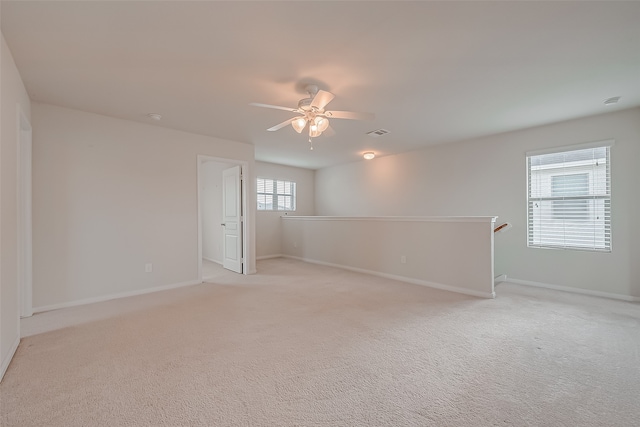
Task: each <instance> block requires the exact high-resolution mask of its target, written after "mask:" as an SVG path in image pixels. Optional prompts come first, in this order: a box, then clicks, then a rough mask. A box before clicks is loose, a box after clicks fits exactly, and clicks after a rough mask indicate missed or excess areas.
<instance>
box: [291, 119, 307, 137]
mask: <svg viewBox="0 0 640 427" xmlns="http://www.w3.org/2000/svg"><path fill="white" fill-rule="evenodd" d="M291 126H293V129H295V131H296V132H298V133H302V131H303V130H304V128H305V126H307V119H305V118H304V117H296V118H295V119H293V121H292V122H291Z"/></svg>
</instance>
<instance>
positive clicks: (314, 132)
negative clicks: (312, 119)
mask: <svg viewBox="0 0 640 427" xmlns="http://www.w3.org/2000/svg"><path fill="white" fill-rule="evenodd" d="M320 135H322V132H321V131H320V129H318V126H316V125H315V124H313V125H311V126H309V138H317V137H319V136H320Z"/></svg>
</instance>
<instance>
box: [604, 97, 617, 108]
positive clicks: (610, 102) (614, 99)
mask: <svg viewBox="0 0 640 427" xmlns="http://www.w3.org/2000/svg"><path fill="white" fill-rule="evenodd" d="M618 101H620V97H619V96H614V97H612V98H609V99H605V101H604V105H606V106H609V105H615V104H617V103H618Z"/></svg>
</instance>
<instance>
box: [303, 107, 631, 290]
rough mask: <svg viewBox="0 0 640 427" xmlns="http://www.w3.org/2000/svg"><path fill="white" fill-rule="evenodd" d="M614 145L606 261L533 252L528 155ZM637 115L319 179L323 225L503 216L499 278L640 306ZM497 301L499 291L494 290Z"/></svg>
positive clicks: (378, 162) (499, 138)
mask: <svg viewBox="0 0 640 427" xmlns="http://www.w3.org/2000/svg"><path fill="white" fill-rule="evenodd" d="M607 139H614V140H615V141H616V142H615V146H614V147H613V148H612V150H611V162H612V233H613V237H612V238H613V252H612V253H610V254H603V253H592V252H581V251H561V250H549V249H534V248H527V240H526V237H527V236H526V233H527V230H526V226H527V224H526V163H525V152H526V151H529V150H536V149H542V148H547V147H555V146H564V145H571V144H578V143H584V142H590V141H600V140H607ZM638 159H640V109H638V108H635V109H631V110H625V111H621V112H617V113H610V114H603V115H599V116H593V117H588V118H584V119H579V120H572V121H567V122H562V123H557V124H554V125H548V126H541V127H536V128H532V129H527V130H523V131H517V132H510V133H505V134H500V135H494V136H489V137H485V138H479V139H475V140H471V141H464V142H460V143H454V144H446V145H440V146H434V147H430V148H427V149H423V150H420V151H415V152H411V153H404V154H400V155H395V156H387V157H381V158H376V159H374V160H372V161H362V162H358V163H351V164H345V165H339V166H335V167H329V168H325V169H321V170H318V171H316V177H315V179H316V213H317V214H318V215H356V216H370V215H430V216H446V215H463V216H485V215H486V216H493V215H495V216H498V217H499V218H498V224H499V223H502V222H506V221H508V222H510V223H512V224H513V228H512V229H511V230H509V231H507V232H505V233H500V234H498V235H497V236H496V239H495V259H496V268H495V273H496V274H507V275H508V276H509V277H511V278H516V279H520V280H524V281H531V282H538V283H543V284H551V285H557V286H566V287H573V288H579V289H583V290H587V291H596V292H605V293H611V294H619V295H626V296H635V297H640V267H639V265H640V263H638V260H639V259H640V243H639V242H640V226H639V221H638V220H637V214H638V212H640V196H639V194H640V192H639V191H638V183H640V168H638V166H637V163H638ZM498 295H499V290H498Z"/></svg>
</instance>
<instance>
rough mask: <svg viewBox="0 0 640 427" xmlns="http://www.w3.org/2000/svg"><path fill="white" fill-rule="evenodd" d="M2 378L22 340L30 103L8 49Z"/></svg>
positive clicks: (1, 56)
mask: <svg viewBox="0 0 640 427" xmlns="http://www.w3.org/2000/svg"><path fill="white" fill-rule="evenodd" d="M0 90H1V92H0V98H1V104H0V206H1V208H0V378H2V375H3V374H4V372H5V370H6V368H7V366H8V364H9V361H10V360H11V357H12V355H13V353H14V352H15V349H16V347H17V345H18V342H19V340H20V322H19V316H20V312H19V305H18V294H19V289H18V233H17V230H18V203H17V198H18V193H17V188H18V179H17V178H18V169H17V159H18V105H19V106H20V108H21V109H22V111H23V112H24V114H25V115H26V116H27V118H28V119H29V120H31V103H30V100H29V96H28V95H27V91H26V89H25V87H24V84H23V83H22V79H21V78H20V74H19V73H18V69H17V68H16V64H15V62H14V60H13V57H12V55H11V52H10V51H9V47H8V46H7V43H6V42H5V40H4V36H3V37H2V50H1V52H0Z"/></svg>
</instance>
